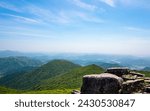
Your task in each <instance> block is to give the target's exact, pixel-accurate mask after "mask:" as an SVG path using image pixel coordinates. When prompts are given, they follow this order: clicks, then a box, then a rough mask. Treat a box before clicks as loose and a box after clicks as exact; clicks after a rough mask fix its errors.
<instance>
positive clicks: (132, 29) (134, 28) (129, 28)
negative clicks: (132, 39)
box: [124, 26, 150, 32]
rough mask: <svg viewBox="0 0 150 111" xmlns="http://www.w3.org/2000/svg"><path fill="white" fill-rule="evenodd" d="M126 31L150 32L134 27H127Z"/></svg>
mask: <svg viewBox="0 0 150 111" xmlns="http://www.w3.org/2000/svg"><path fill="white" fill-rule="evenodd" d="M124 28H125V29H127V30H129V31H136V32H149V31H150V30H149V29H144V28H139V27H133V26H125V27H124Z"/></svg>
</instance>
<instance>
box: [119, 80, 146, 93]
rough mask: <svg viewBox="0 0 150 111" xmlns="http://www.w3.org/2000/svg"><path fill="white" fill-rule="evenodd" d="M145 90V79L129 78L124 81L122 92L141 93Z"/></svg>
mask: <svg viewBox="0 0 150 111" xmlns="http://www.w3.org/2000/svg"><path fill="white" fill-rule="evenodd" d="M143 90H144V79H137V80H128V81H126V82H123V87H122V93H123V94H131V93H141V92H143Z"/></svg>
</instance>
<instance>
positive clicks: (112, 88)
mask: <svg viewBox="0 0 150 111" xmlns="http://www.w3.org/2000/svg"><path fill="white" fill-rule="evenodd" d="M122 83H123V79H122V78H120V77H118V76H116V75H113V74H109V73H103V74H93V75H86V76H84V77H83V84H82V87H81V94H118V93H120V89H121V87H122Z"/></svg>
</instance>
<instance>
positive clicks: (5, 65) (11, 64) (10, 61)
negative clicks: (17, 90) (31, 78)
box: [0, 57, 42, 77]
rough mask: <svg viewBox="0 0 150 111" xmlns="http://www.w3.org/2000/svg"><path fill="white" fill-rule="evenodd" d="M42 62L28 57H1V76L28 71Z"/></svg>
mask: <svg viewBox="0 0 150 111" xmlns="http://www.w3.org/2000/svg"><path fill="white" fill-rule="evenodd" d="M41 64H42V63H41V62H40V61H39V60H36V59H32V58H28V57H5V58H0V76H1V77H3V76H6V75H11V74H15V73H21V72H27V71H30V70H32V69H33V68H34V67H39V66H40V65H41Z"/></svg>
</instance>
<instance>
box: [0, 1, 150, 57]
mask: <svg viewBox="0 0 150 111" xmlns="http://www.w3.org/2000/svg"><path fill="white" fill-rule="evenodd" d="M0 50H15V51H23V52H56V53H59V52H67V53H68V52H69V53H100V54H119V55H120V54H121V55H136V56H150V0H0Z"/></svg>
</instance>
